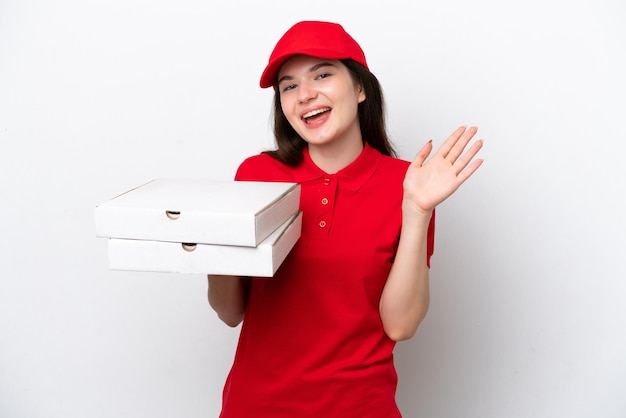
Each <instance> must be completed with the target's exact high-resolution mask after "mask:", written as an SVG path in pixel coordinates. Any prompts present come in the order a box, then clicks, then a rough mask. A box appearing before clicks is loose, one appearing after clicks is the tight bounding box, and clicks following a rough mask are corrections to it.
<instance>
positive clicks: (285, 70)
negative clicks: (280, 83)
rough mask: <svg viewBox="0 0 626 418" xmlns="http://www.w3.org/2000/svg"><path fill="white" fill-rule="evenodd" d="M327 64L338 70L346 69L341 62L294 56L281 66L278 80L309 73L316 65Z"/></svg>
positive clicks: (307, 56)
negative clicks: (300, 73) (296, 74)
mask: <svg viewBox="0 0 626 418" xmlns="http://www.w3.org/2000/svg"><path fill="white" fill-rule="evenodd" d="M325 62H327V63H329V64H332V65H334V66H336V67H337V68H342V67H344V65H343V64H342V63H341V61H338V60H330V59H326V58H318V57H312V56H310V55H294V56H293V57H291V58H289V59H288V60H287V61H285V62H284V63H283V65H281V67H280V69H279V70H278V78H279V79H280V78H281V77H284V76H289V75H293V74H295V73H299V72H308V71H310V70H311V69H312V68H313V67H315V66H316V65H318V64H321V63H325Z"/></svg>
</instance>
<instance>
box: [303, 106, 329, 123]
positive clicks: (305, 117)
mask: <svg viewBox="0 0 626 418" xmlns="http://www.w3.org/2000/svg"><path fill="white" fill-rule="evenodd" d="M326 112H330V107H323V108H321V109H315V110H312V111H310V112H307V113H305V114H304V115H302V120H304V122H305V123H309V122H310V121H312V120H313V119H315V118H316V117H318V116H319V115H321V114H324V113H326Z"/></svg>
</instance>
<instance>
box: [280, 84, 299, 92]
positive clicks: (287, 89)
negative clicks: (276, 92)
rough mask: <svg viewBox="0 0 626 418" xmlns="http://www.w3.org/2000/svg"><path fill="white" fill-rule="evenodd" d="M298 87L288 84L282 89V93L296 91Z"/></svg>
mask: <svg viewBox="0 0 626 418" xmlns="http://www.w3.org/2000/svg"><path fill="white" fill-rule="evenodd" d="M296 87H297V86H296V85H295V84H287V85H285V86H284V87H283V88H282V91H290V90H293V89H295V88H296Z"/></svg>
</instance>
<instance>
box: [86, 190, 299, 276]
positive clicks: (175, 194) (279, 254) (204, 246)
mask: <svg viewBox="0 0 626 418" xmlns="http://www.w3.org/2000/svg"><path fill="white" fill-rule="evenodd" d="M299 205H300V186H299V185H298V184H296V183H277V182H249V181H246V182H244V181H215V180H183V179H157V180H153V181H151V182H149V183H147V184H145V185H143V186H140V187H137V188H135V189H132V190H130V191H128V192H126V193H124V194H122V195H120V196H118V197H116V198H114V199H112V200H110V201H108V202H105V203H102V204H100V205H98V206H97V207H96V209H95V223H96V236H98V237H106V238H109V245H108V250H109V268H110V269H112V270H135V271H160V272H176V273H199V274H226V275H239V276H260V277H270V276H272V275H273V274H274V273H275V272H276V270H277V269H278V267H279V266H280V264H281V263H282V262H283V261H284V259H285V257H286V256H287V254H288V253H289V251H290V250H291V249H292V247H293V246H294V245H295V243H296V241H297V240H298V238H299V237H300V230H301V225H302V221H301V216H302V215H301V213H300V212H299Z"/></svg>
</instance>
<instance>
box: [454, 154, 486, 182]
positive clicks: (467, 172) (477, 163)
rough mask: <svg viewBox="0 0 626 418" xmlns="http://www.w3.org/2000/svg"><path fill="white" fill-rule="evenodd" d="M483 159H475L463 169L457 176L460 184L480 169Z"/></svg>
mask: <svg viewBox="0 0 626 418" xmlns="http://www.w3.org/2000/svg"><path fill="white" fill-rule="evenodd" d="M483 161H484V160H483V159H478V160H474V161H472V163H471V164H470V165H469V166H468V167H467V168H466V169H465V170H463V171H461V172H460V173H459V175H458V176H457V180H458V185H459V186H460V185H461V184H463V183H464V182H465V180H467V179H468V178H470V176H471V175H472V174H474V173H475V172H476V170H478V167H480V166H481V165H482V163H483Z"/></svg>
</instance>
